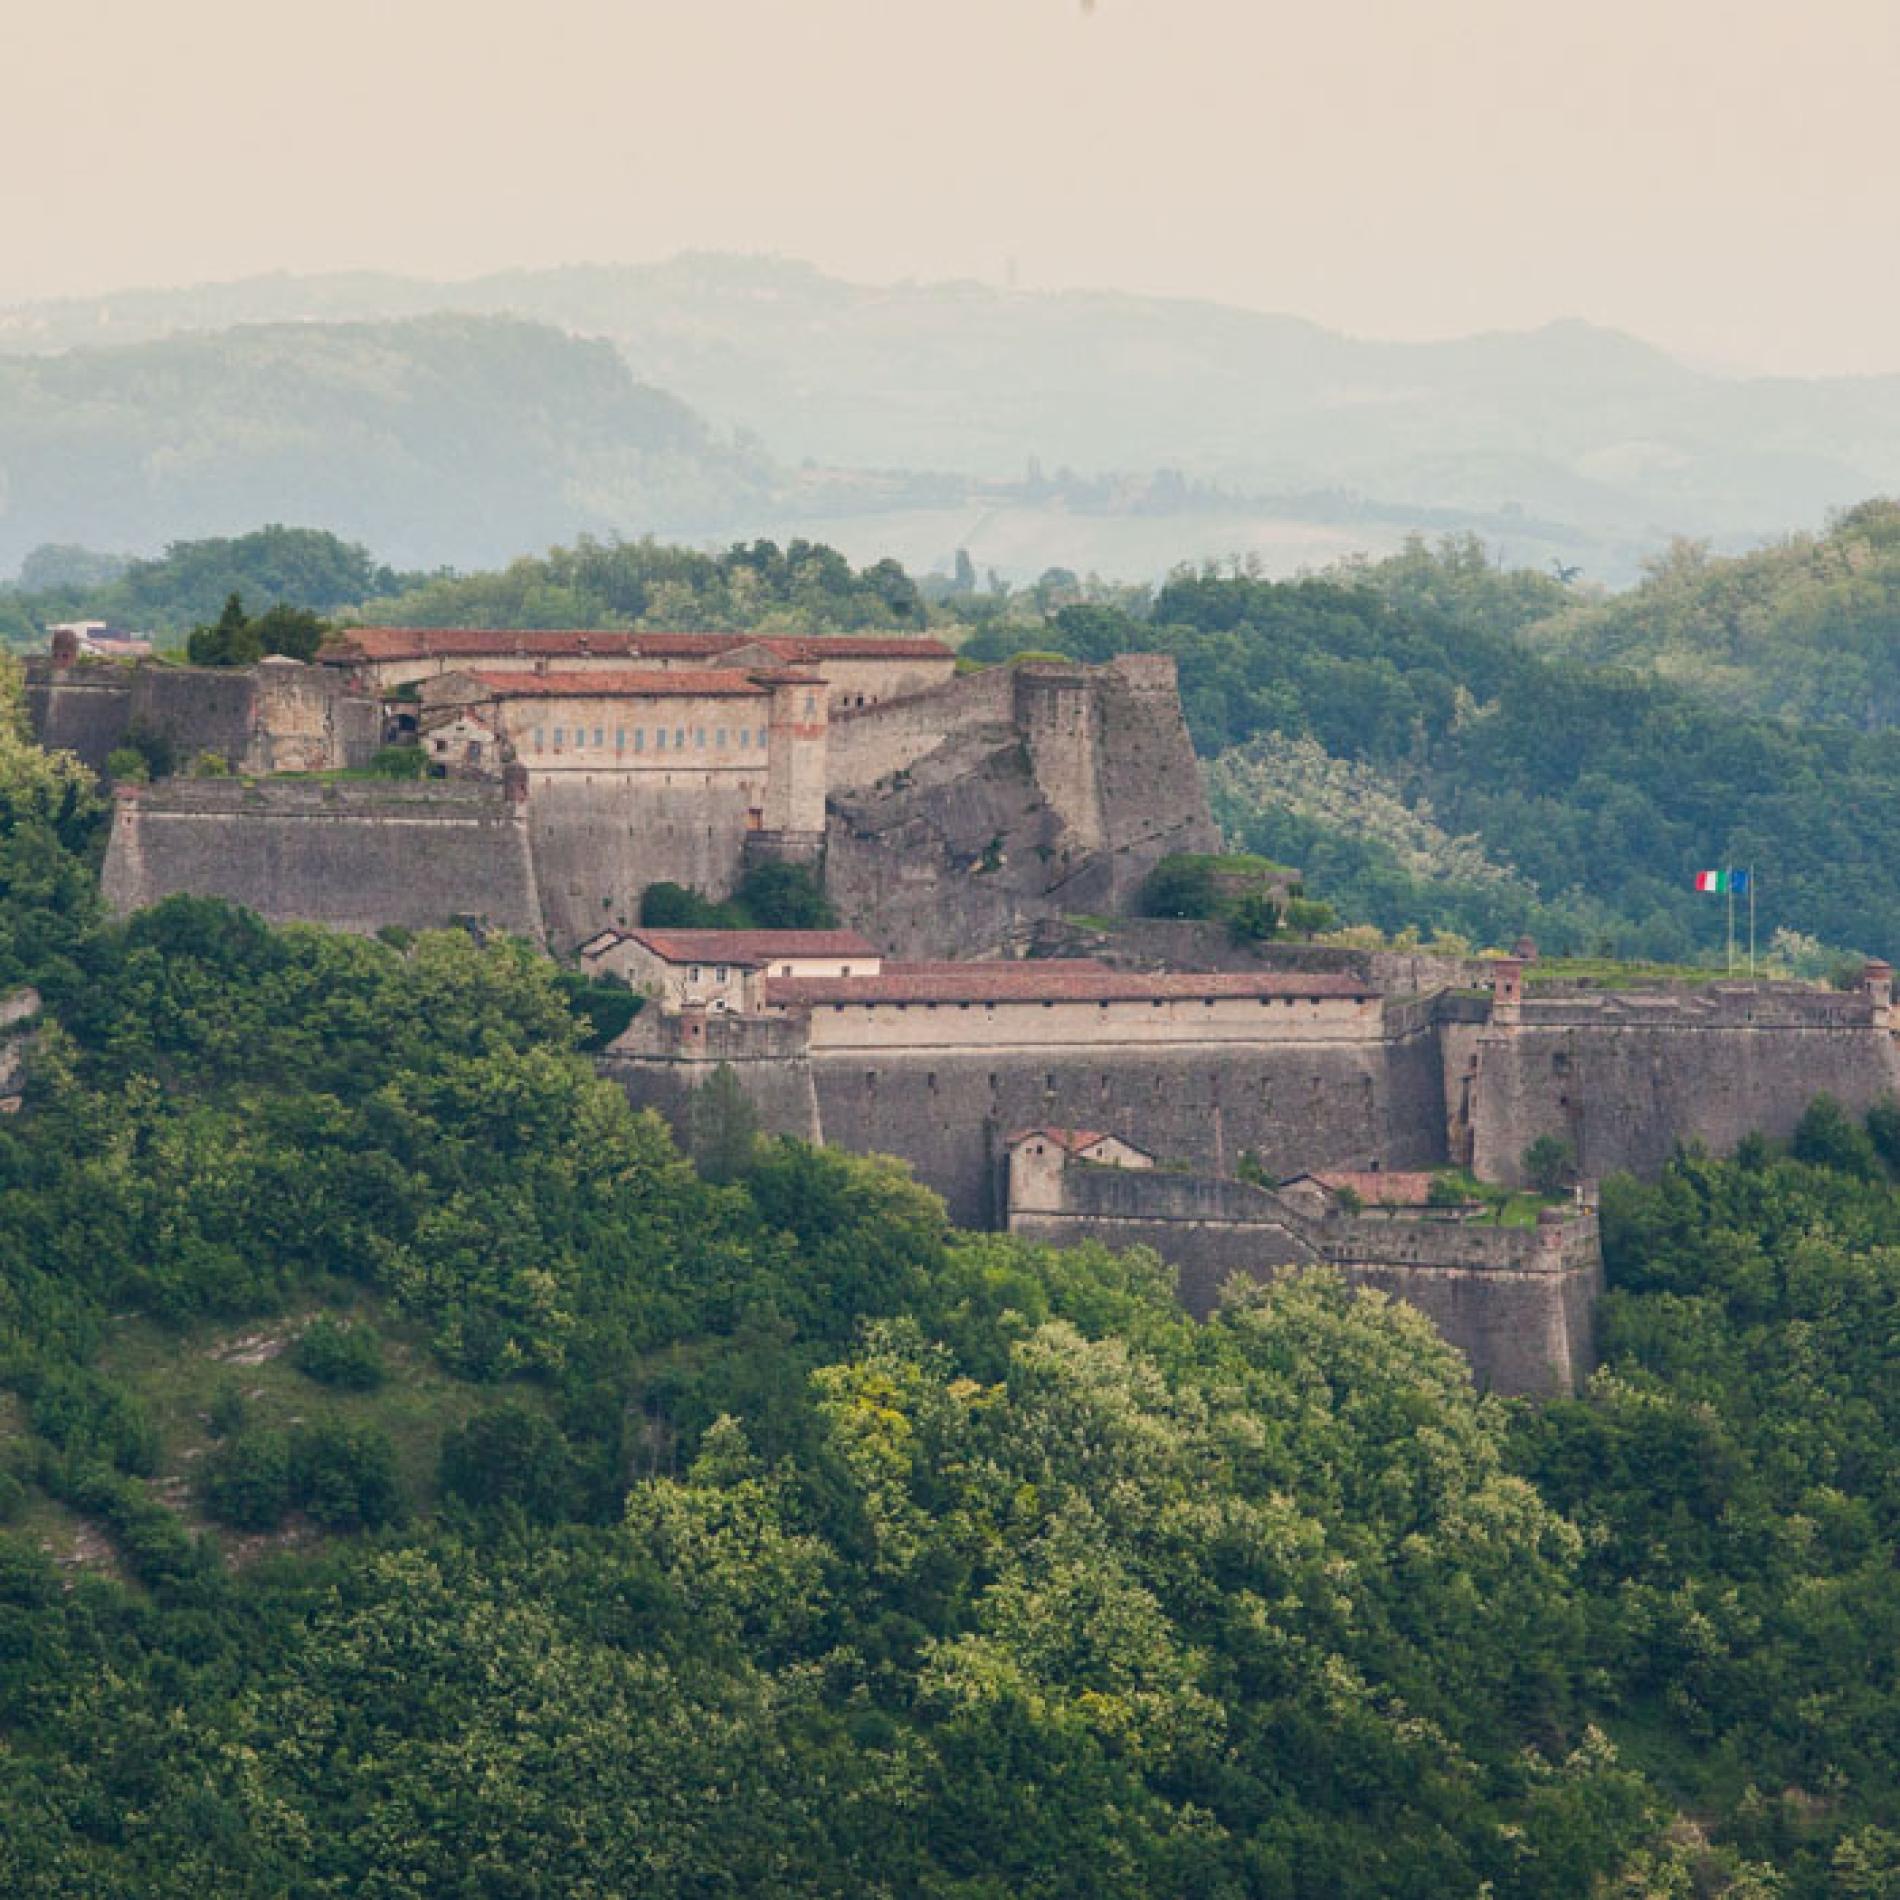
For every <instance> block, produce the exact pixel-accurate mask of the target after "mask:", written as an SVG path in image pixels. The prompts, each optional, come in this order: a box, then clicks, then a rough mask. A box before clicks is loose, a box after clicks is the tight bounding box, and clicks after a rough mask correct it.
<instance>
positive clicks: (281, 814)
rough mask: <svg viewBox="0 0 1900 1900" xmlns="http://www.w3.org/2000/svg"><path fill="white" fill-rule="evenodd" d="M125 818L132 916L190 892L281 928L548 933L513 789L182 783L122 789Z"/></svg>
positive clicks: (121, 865) (120, 847)
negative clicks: (471, 928)
mask: <svg viewBox="0 0 1900 1900" xmlns="http://www.w3.org/2000/svg"><path fill="white" fill-rule="evenodd" d="M114 807H115V808H114V812H113V819H112V835H111V839H110V841H109V843H108V845H107V849H106V861H105V873H104V893H105V898H106V902H107V903H108V904H109V905H110V906H111V907H112V909H114V910H115V911H118V912H120V913H124V912H127V911H133V910H139V909H142V908H144V907H145V906H146V905H148V904H154V903H157V902H158V901H159V899H160V898H162V897H167V896H170V895H171V894H172V893H174V892H178V891H188V892H190V893H192V894H193V895H195V896H200V897H224V898H228V899H230V900H231V902H233V903H239V904H246V905H248V906H249V907H250V908H252V909H253V910H255V911H257V912H258V913H259V914H260V915H262V916H264V917H267V918H269V919H270V920H271V921H272V922H274V923H294V922H300V921H301V922H309V923H317V924H328V925H330V926H331V927H332V928H335V929H338V930H355V931H362V932H371V931H375V930H378V929H380V928H382V927H383V926H384V925H386V924H399V925H405V926H407V927H409V928H411V929H424V928H430V927H433V926H436V925H440V924H443V923H446V922H449V921H452V920H455V919H458V918H466V919H470V920H472V921H475V922H478V923H482V924H485V925H487V926H489V927H491V928H493V929H496V930H505V931H511V932H517V933H519V934H521V935H523V936H528V937H537V938H538V937H539V935H540V933H541V901H540V895H539V891H538V888H537V880H536V872H535V865H534V859H533V854H532V852H531V851H530V849H529V834H528V827H527V823H526V818H525V814H524V811H523V808H522V806H521V804H520V803H519V801H518V800H515V799H512V798H510V797H509V796H508V794H507V791H506V789H505V788H504V787H502V786H499V785H487V784H477V783H465V784H447V783H439V784H411V783H397V782H394V781H386V780H383V781H379V780H367V779H358V780H343V781H337V780H323V779H305V780H296V779H275V780H261V781H252V780H247V779H172V780H167V781H165V782H164V783H163V784H161V785H156V786H130V785H128V786H121V787H119V788H118V790H117V792H116V793H115V796H114Z"/></svg>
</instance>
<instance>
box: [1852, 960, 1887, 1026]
mask: <svg viewBox="0 0 1900 1900" xmlns="http://www.w3.org/2000/svg"><path fill="white" fill-rule="evenodd" d="M1860 988H1861V994H1862V995H1863V996H1865V997H1866V998H1867V1000H1868V1002H1870V1003H1871V1004H1872V1005H1873V1008H1874V1027H1875V1028H1876V1029H1889V1028H1891V1027H1892V1026H1893V965H1892V964H1891V963H1883V962H1881V960H1880V959H1879V958H1878V957H1874V958H1871V959H1870V960H1869V961H1868V963H1867V966H1866V968H1865V969H1863V970H1862V971H1861V973H1860Z"/></svg>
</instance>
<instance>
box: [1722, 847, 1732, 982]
mask: <svg viewBox="0 0 1900 1900" xmlns="http://www.w3.org/2000/svg"><path fill="white" fill-rule="evenodd" d="M1722 888H1723V889H1724V890H1725V891H1727V892H1728V973H1729V975H1730V976H1733V975H1734V974H1735V878H1734V875H1733V874H1732V873H1730V872H1724V873H1723V874H1722Z"/></svg>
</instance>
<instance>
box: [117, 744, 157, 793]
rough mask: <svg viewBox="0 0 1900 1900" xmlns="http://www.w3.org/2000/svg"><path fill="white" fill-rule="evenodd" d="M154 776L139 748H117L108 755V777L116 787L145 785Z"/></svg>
mask: <svg viewBox="0 0 1900 1900" xmlns="http://www.w3.org/2000/svg"><path fill="white" fill-rule="evenodd" d="M151 776H152V768H151V767H150V766H149V765H148V764H146V762H145V754H144V753H143V752H141V751H140V750H139V749H138V747H137V746H129V745H122V746H115V747H114V748H113V750H112V751H110V752H108V753H107V754H106V777H107V778H109V779H110V780H111V781H112V782H113V784H115V785H143V784H144V783H145V782H146V780H148V779H149V778H150V777H151Z"/></svg>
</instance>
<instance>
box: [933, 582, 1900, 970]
mask: <svg viewBox="0 0 1900 1900" xmlns="http://www.w3.org/2000/svg"><path fill="white" fill-rule="evenodd" d="M1562 598H1563V590H1562V589H1561V588H1559V587H1558V586H1557V584H1556V583H1555V582H1553V581H1550V580H1547V579H1543V578H1541V577H1539V576H1536V575H1515V576H1513V575H1505V576H1498V575H1495V574H1493V573H1492V572H1491V570H1490V569H1489V568H1488V566H1487V564H1486V563H1485V561H1484V559H1483V554H1482V550H1477V549H1473V548H1470V547H1465V546H1457V545H1453V546H1451V547H1448V548H1446V549H1443V550H1440V551H1437V552H1432V551H1428V550H1425V549H1422V548H1415V549H1413V550H1411V551H1410V552H1409V553H1408V555H1407V556H1406V557H1404V558H1403V559H1401V560H1400V561H1397V562H1393V563H1389V564H1382V565H1380V566H1376V567H1372V568H1354V569H1349V570H1346V571H1344V572H1342V573H1339V574H1335V575H1330V576H1326V577H1323V578H1317V579H1309V580H1302V581H1296V582H1277V583H1276V582H1268V581H1256V580H1250V579H1247V578H1244V577H1235V576H1233V575H1229V574H1222V573H1216V572H1213V571H1209V572H1206V573H1203V574H1198V575H1194V574H1187V575H1179V576H1177V577H1176V578H1175V579H1174V580H1172V581H1170V583H1169V584H1168V585H1167V586H1166V587H1165V588H1163V589H1162V590H1161V591H1160V593H1159V594H1158V595H1157V596H1156V597H1155V598H1154V600H1153V602H1152V604H1151V605H1148V606H1144V607H1140V608H1136V609H1131V608H1129V607H1127V606H1120V607H1106V606H1100V607H1096V606H1080V605H1078V606H1070V607H1064V608H1062V609H1060V610H1059V611H1058V612H1057V613H1056V614H1055V616H1054V618H1053V619H1052V620H1044V619H1042V618H1041V617H1040V616H1035V617H1023V618H1020V619H1012V618H1010V617H1008V616H1004V617H1001V618H998V619H997V620H995V621H993V622H992V623H991V624H989V625H987V626H985V627H984V628H983V629H982V630H981V631H979V632H978V633H976V634H975V635H974V636H973V637H972V638H971V640H970V642H969V643H968V645H967V646H966V648H965V652H966V653H967V654H968V655H969V656H970V657H974V658H984V659H990V658H998V657H1001V656H1003V655H1005V654H1007V653H1009V652H1011V651H1013V650H1023V649H1050V648H1053V649H1056V650H1059V651H1061V652H1064V653H1067V654H1071V655H1073V656H1074V657H1076V658H1078V659H1089V660H1101V659H1104V658H1106V657H1108V656H1109V655H1110V654H1112V653H1116V652H1133V651H1155V650H1158V651H1162V652H1167V653H1171V654H1173V655H1174V656H1175V659H1176V661H1177V663H1178V665H1179V668H1180V680H1181V694H1182V700H1183V704H1184V706H1185V708H1186V711H1187V716H1188V723H1189V727H1190V729H1191V730H1192V732H1193V735H1194V740H1195V745H1196V748H1197V750H1198V751H1199V752H1200V753H1201V755H1202V757H1203V758H1204V759H1206V760H1208V761H1210V768H1209V771H1210V791H1211V795H1212V803H1213V807H1214V814H1215V817H1216V819H1217V820H1218V821H1219V822H1220V823H1221V825H1222V826H1223V828H1224V829H1225V830H1226V832H1227V835H1228V838H1229V841H1230V843H1232V844H1233V845H1234V846H1235V847H1237V848H1240V849H1245V850H1251V851H1257V852H1260V853H1262V854H1263V855H1265V856H1267V857H1270V858H1274V859H1277V860H1279V861H1281V862H1284V863H1295V864H1300V865H1302V866H1304V867H1305V868H1306V869H1307V871H1308V874H1309V877H1310V879H1311V882H1312V884H1313V888H1314V890H1315V892H1316V894H1320V895H1323V896H1325V897H1326V898H1327V899H1328V900H1330V901H1332V902H1334V903H1335V904H1336V905H1337V906H1338V907H1339V909H1340V910H1341V912H1342V914H1344V915H1345V916H1347V917H1349V918H1352V919H1354V920H1361V919H1363V920H1367V921H1370V922H1374V923H1377V924H1379V925H1381V926H1383V927H1384V928H1386V929H1390V930H1397V929H1402V928H1405V927H1407V926H1423V925H1428V924H1430V925H1436V926H1438V927H1440V928H1443V929H1447V930H1450V931H1453V932H1456V933H1459V934H1463V935H1468V936H1470V937H1472V938H1474V939H1476V940H1477V941H1478V942H1481V943H1491V944H1508V943H1510V942H1512V941H1513V940H1514V939H1515V938H1516V937H1517V936H1518V934H1519V933H1520V932H1524V931H1528V932H1530V933H1531V934H1532V935H1533V936H1535V937H1536V938H1537V940H1538V942H1539V944H1540V945H1541V946H1542V947H1543V948H1544V949H1545V950H1547V951H1553V952H1558V953H1562V954H1579V953H1584V952H1588V953H1592V954H1606V953H1615V954H1618V955H1623V956H1638V957H1649V958H1657V959H1661V960H1664V961H1676V960H1681V959H1687V958H1691V957H1693V956H1695V955H1698V954H1707V953H1709V952H1711V951H1719V949H1720V947H1721V945H1722V942H1723V936H1724V929H1725V922H1726V918H1725V912H1724V907H1723V906H1722V905H1720V904H1719V903H1712V902H1711V901H1710V900H1709V899H1708V898H1706V897H1702V896H1698V895H1697V894H1696V893H1695V891H1694V889H1693V885H1692V877H1693V873H1694V872H1695V871H1697V870H1700V869H1704V868H1708V867H1712V866H1721V865H1741V866H1752V867H1754V869H1755V870H1756V871H1757V872H1758V874H1759V894H1760V902H1759V907H1758V908H1759V922H1760V927H1761V938H1762V941H1763V942H1764V943H1765V942H1766V941H1767V940H1768V938H1769V937H1770V936H1771V935H1772V933H1773V932H1775V931H1776V930H1778V929H1787V930H1790V931H1792V932H1795V933H1797V934H1798V935H1799V936H1801V937H1804V938H1810V939H1813V938H1818V939H1819V940H1820V941H1821V942H1822V943H1823V944H1827V945H1831V946H1833V947H1834V948H1835V949H1837V950H1842V951H1844V950H1848V949H1856V948H1857V949H1865V950H1868V951H1879V950H1882V949H1884V948H1886V947H1888V946H1892V945H1896V944H1900V875H1896V873H1895V870H1894V868H1893V865H1892V855H1891V852H1890V851H1889V849H1888V840H1889V838H1890V837H1891V836H1892V834H1893V831H1894V829H1895V827H1896V825H1900V733H1895V732H1892V731H1879V732H1864V733H1863V732H1845V733H1844V732H1842V731H1840V730H1838V729H1836V728H1833V727H1830V726H1824V725H1816V724H1804V723H1801V722H1799V721H1794V720H1784V719H1779V718H1768V717H1763V716H1759V715H1756V716H1740V715H1737V714H1736V713H1733V712H1731V711H1729V710H1727V709H1725V708H1723V707H1722V706H1720V705H1717V704H1713V703H1711V702H1710V701H1709V700H1707V699H1705V698H1703V697H1702V696H1701V695H1700V694H1699V693H1698V692H1696V691H1695V690H1693V689H1691V688H1690V687H1687V686H1684V685H1680V684H1678V683H1676V682H1674V681H1671V680H1667V679H1659V678H1656V677H1654V676H1653V675H1651V674H1647V673H1642V672H1637V671H1633V670H1628V669H1624V668H1612V667H1592V666H1586V665H1583V664H1580V663H1578V662H1576V661H1574V660H1571V659H1568V658H1560V657H1556V656H1548V657H1547V656H1545V655H1543V654H1540V653H1537V652H1534V651H1531V650H1530V649H1528V648H1527V647H1526V646H1525V645H1524V644H1523V630H1524V629H1525V627H1526V626H1527V625H1530V624H1533V623H1534V622H1536V621H1537V620H1538V619H1540V618H1543V617H1546V616H1548V614H1549V613H1550V611H1551V608H1552V606H1553V605H1554V604H1555V603H1556V602H1558V601H1560V600H1561V599H1562Z"/></svg>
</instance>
